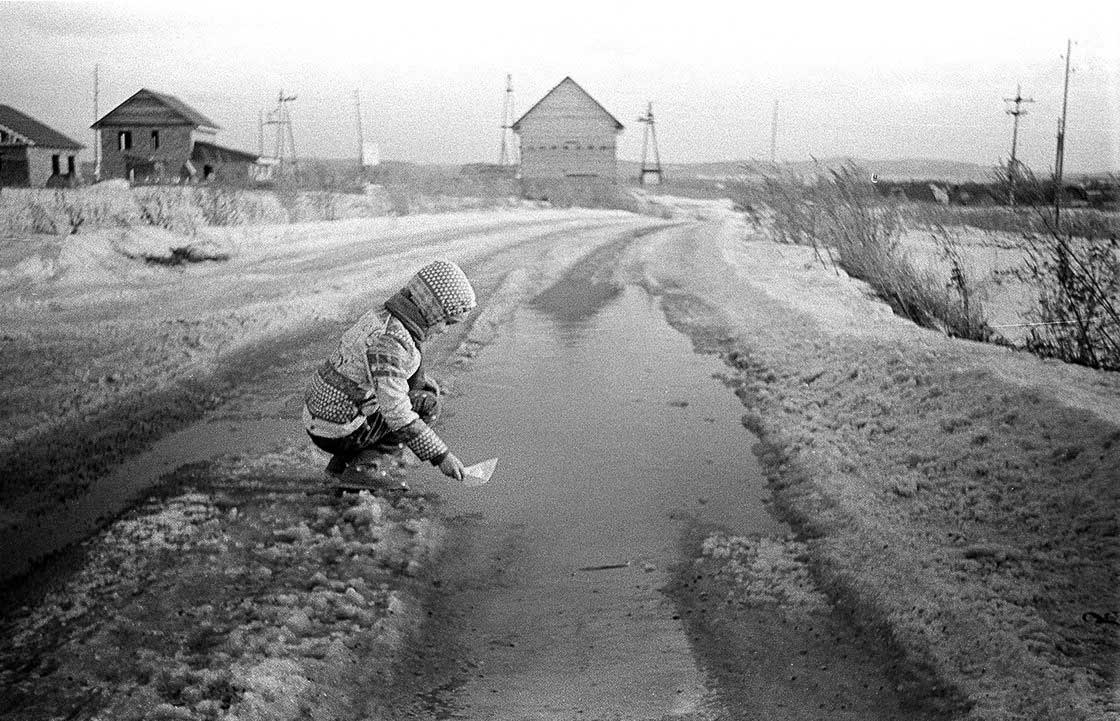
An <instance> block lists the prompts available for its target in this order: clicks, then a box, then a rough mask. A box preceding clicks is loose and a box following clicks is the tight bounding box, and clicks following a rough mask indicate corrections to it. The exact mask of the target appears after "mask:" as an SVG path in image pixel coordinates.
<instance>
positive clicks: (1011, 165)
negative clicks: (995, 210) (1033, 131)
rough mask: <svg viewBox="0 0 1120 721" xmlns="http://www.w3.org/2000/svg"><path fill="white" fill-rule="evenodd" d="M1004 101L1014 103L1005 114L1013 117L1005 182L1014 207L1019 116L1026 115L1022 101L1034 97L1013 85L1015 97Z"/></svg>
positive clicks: (1017, 173) (1017, 162)
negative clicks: (1028, 95)
mask: <svg viewBox="0 0 1120 721" xmlns="http://www.w3.org/2000/svg"><path fill="white" fill-rule="evenodd" d="M1003 102H1005V103H1015V107H1014V108H1008V109H1007V114H1008V115H1011V116H1013V117H1014V118H1015V121H1014V123H1013V124H1012V129H1011V160H1010V161H1009V162H1008V164H1007V182H1008V185H1009V186H1010V187H1009V188H1008V195H1009V197H1008V200H1009V201H1010V202H1011V207H1013V208H1014V207H1015V181H1016V180H1017V179H1018V176H1019V161H1018V160H1016V158H1015V149H1016V147H1017V146H1018V144H1019V116H1020V115H1026V114H1027V111H1026V110H1024V109H1023V107H1022V106H1023V103H1033V102H1034V98H1024V97H1023V86H1022V85H1016V86H1015V97H1014V98H1004V99H1003Z"/></svg>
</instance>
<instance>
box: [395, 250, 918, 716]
mask: <svg viewBox="0 0 1120 721" xmlns="http://www.w3.org/2000/svg"><path fill="white" fill-rule="evenodd" d="M676 232H682V233H687V232H688V231H687V230H680V231H676ZM641 242H643V241H641V240H636V241H634V244H640V243H641ZM603 250H605V251H607V252H603V251H600V252H599V253H598V254H597V255H598V257H591V258H589V259H587V260H585V261H584V262H583V263H581V264H579V265H577V266H576V267H575V268H574V269H572V270H571V271H570V272H569V273H568V274H567V275H566V276H565V278H564V279H562V280H561V281H560V282H559V283H557V284H556V285H554V286H552V287H551V288H549V289H548V290H547V291H546V292H545V293H543V294H541V295H540V296H538V298H537V299H536V301H535V302H533V303H531V304H530V305H529V307H525V308H522V309H520V310H519V312H518V313H517V314H516V315H515V317H514V318H513V319H512V321H511V322H510V323H508V324H507V325H506V326H505V327H504V328H503V329H502V334H501V337H500V338H499V339H498V341H497V342H496V343H495V344H494V345H493V346H491V347H488V348H487V349H485V351H484V353H483V354H482V355H481V356H480V357H479V359H478V365H477V367H476V368H475V369H474V370H473V371H472V372H471V373H469V374H465V375H464V376H461V377H460V378H459V379H458V381H457V383H456V384H455V386H454V388H455V397H454V399H453V401H452V406H453V408H454V411H453V413H452V414H451V415H450V417H449V418H447V419H446V421H445V426H444V427H445V428H446V429H447V430H446V432H447V434H448V435H449V436H450V437H453V438H455V439H457V440H456V443H457V444H458V445H459V447H461V448H462V449H463V450H464V453H467V452H469V453H470V454H471V455H470V457H469V458H467V459H465V460H466V461H468V462H470V461H473V460H476V459H481V458H484V457H489V456H492V455H496V456H498V457H499V458H500V459H501V461H500V463H499V466H498V471H497V473H496V474H495V477H494V478H493V479H492V480H491V482H490V483H489V484H488V485H487V486H484V487H482V488H476V489H459V488H450V489H448V488H446V487H445V486H439V487H438V488H437V487H435V486H433V490H438V492H439V493H441V495H443V496H444V498H445V500H446V506H445V509H444V513H445V515H447V516H448V517H449V521H450V523H451V524H452V529H453V533H452V535H451V537H450V539H449V540H448V544H447V546H448V548H447V550H446V555H445V557H444V559H443V562H442V564H441V565H440V567H439V568H438V569H437V570H436V572H435V573H434V574H433V576H432V578H431V579H430V582H431V584H432V586H433V594H432V599H433V601H432V609H431V612H432V614H433V621H432V622H431V624H430V628H429V629H428V640H427V643H426V644H425V648H426V652H425V653H428V654H430V655H426V656H423V657H421V658H417V659H416V660H415V665H414V668H413V670H412V673H413V675H414V676H419V677H420V678H421V679H423V680H421V681H420V682H415V683H410V684H409V687H408V688H409V693H411V701H406V700H405V698H404V697H402V698H401V699H400V701H401V702H403V705H402V707H401V708H402V715H404V716H435V717H439V718H462V719H510V720H513V719H661V718H689V719H723V718H735V719H739V718H744V719H748V718H759V719H762V718H766V719H812V718H830V719H834V718H850V719H880V718H881V719H888V718H896V716H895V715H894V714H895V713H896V712H898V710H899V709H900V708H901V707H902V702H901V701H900V699H899V698H898V697H897V695H896V694H895V693H894V687H893V685H892V684H891V683H890V682H889V681H887V679H886V676H887V670H886V668H885V665H884V663H883V659H881V658H879V657H878V656H877V655H876V654H875V653H874V652H873V651H872V650H871V649H870V647H869V644H868V643H867V642H866V641H865V640H863V641H861V639H860V638H859V637H858V635H857V634H856V633H854V632H853V631H852V630H851V629H850V627H849V624H847V623H846V622H845V621H843V620H842V619H839V618H836V617H835V616H834V614H833V612H832V611H831V609H830V608H829V607H828V606H827V603H826V602H823V601H822V602H821V604H820V605H819V606H817V607H814V608H812V609H808V610H806V609H795V613H792V614H791V613H788V612H787V611H788V609H781V608H778V607H777V606H775V605H773V604H762V605H761V607H758V606H756V607H751V608H745V609H744V608H741V607H739V608H734V609H732V608H729V607H728V606H729V604H728V603H727V602H725V601H723V600H722V599H720V598H719V597H718V592H719V588H718V584H716V585H711V584H710V582H709V584H707V585H706V584H705V583H696V582H695V580H696V578H700V577H701V576H703V575H704V572H703V571H701V572H699V576H696V577H695V578H694V575H695V574H696V573H697V571H695V570H694V564H693V558H694V557H695V556H698V555H699V553H700V544H701V542H702V540H703V538H704V537H705V535H706V534H707V533H711V532H714V531H716V530H720V531H723V532H725V533H728V534H735V535H738V536H745V537H750V538H754V539H760V538H761V539H776V540H775V545H776V546H778V547H780V546H781V545H782V544H783V543H786V542H787V541H786V539H788V538H791V534H790V533H789V529H788V528H787V527H786V526H785V525H784V524H782V523H781V522H780V521H778V520H777V519H776V518H774V517H773V516H772V515H771V514H770V513H769V511H768V510H767V507H766V497H767V495H768V491H767V489H766V487H765V481H764V479H763V477H762V473H761V471H760V469H759V466H758V462H757V460H756V458H755V457H754V456H753V455H752V452H751V446H752V443H753V441H754V439H753V437H752V435H751V434H750V433H749V432H748V431H747V430H746V429H745V428H744V427H743V426H742V424H741V423H740V422H739V418H740V415H741V414H742V411H743V407H742V405H741V404H740V403H739V401H738V400H737V399H736V398H735V396H734V395H733V394H732V393H731V392H730V391H729V390H728V388H727V387H726V386H725V385H724V384H723V383H721V382H720V381H719V379H718V375H719V374H720V372H721V369H722V367H723V366H722V363H721V362H720V360H719V359H718V358H716V357H713V356H710V355H709V356H705V355H699V354H697V353H696V352H695V351H694V349H693V345H692V342H691V341H690V340H689V339H688V338H687V337H686V336H684V335H682V334H680V333H678V332H676V331H675V330H673V329H672V328H671V327H670V326H669V325H668V323H667V322H666V319H665V315H664V311H663V309H662V307H661V305H660V303H659V301H658V299H657V298H656V297H655V296H651V295H649V294H647V293H646V292H645V291H644V290H643V289H642V288H640V287H638V286H636V285H632V284H627V283H626V278H627V276H629V277H631V278H633V277H635V276H636V275H637V273H636V272H635V269H633V268H631V269H630V272H629V273H627V272H626V271H625V270H623V269H622V268H621V267H619V266H618V265H616V264H620V263H621V262H622V261H621V259H622V257H623V256H626V253H625V250H627V249H625V248H616V249H615V250H614V252H613V253H612V252H611V250H610V249H609V248H605V249H603ZM629 250H632V249H629ZM612 269H613V270H612ZM468 449H469V451H468ZM783 562H784V563H786V564H787V565H788V566H790V567H792V566H798V565H799V564H798V562H797V561H796V560H794V559H792V558H786V559H784V561H783ZM801 570H802V571H804V570H805V569H804V568H803V567H802V568H801ZM784 572H787V573H788V568H787V569H786V570H785V571H784ZM763 575H765V573H763ZM806 575H807V574H806ZM777 582H779V583H780V582H781V581H780V579H779V580H778V581H777ZM729 625H737V626H738V627H739V628H741V629H743V630H744V631H745V633H736V632H728V626H729ZM909 717H910V718H926V717H925V716H922V715H921V714H916V715H911V716H909Z"/></svg>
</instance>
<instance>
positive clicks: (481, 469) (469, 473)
mask: <svg viewBox="0 0 1120 721" xmlns="http://www.w3.org/2000/svg"><path fill="white" fill-rule="evenodd" d="M497 466H498V459H497V458H491V459H490V460H488V461H480V462H478V463H476V464H474V465H473V466H467V467H466V468H464V469H463V485H464V486H468V487H471V488H473V487H475V486H481V485H482V484H484V483H486V482H487V481H489V480H490V476H492V475H494V469H495V468H497Z"/></svg>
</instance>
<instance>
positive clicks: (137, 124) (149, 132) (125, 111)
mask: <svg viewBox="0 0 1120 721" xmlns="http://www.w3.org/2000/svg"><path fill="white" fill-rule="evenodd" d="M91 127H93V128H94V129H95V130H97V131H98V135H99V137H100V143H101V175H100V179H101V180H107V179H109V178H125V179H127V180H129V181H130V182H134V183H180V182H208V181H212V180H221V181H223V182H230V183H235V184H245V183H251V182H255V181H260V180H265V179H267V175H268V173H269V171H270V165H269V164H268V162H267V160H264V159H262V158H261V157H260V156H259V155H257V154H255V153H249V152H245V151H242V150H234V149H232V148H226V147H223V146H221V145H218V144H217V143H215V142H213V137H214V136H215V135H216V134H217V132H218V130H219V129H220V128H219V126H218V124H217V123H215V122H214V121H213V120H210V119H209V118H207V117H206V116H205V115H203V114H202V113H200V112H198V111H197V110H195V109H194V108H192V107H191V106H189V105H187V104H186V103H184V102H183V101H182V100H180V99H179V98H177V97H175V96H174V95H168V94H166V93H157V92H155V91H154V90H148V89H147V88H142V89H141V90H139V91H137V92H136V93H135V94H134V95H132V97H130V98H128V99H127V100H125V101H124V102H123V103H121V104H120V105H118V106H117V107H115V108H113V109H112V110H110V111H109V112H108V113H106V114H105V115H104V116H102V117H101V118H100V119H99V120H98V121H97V122H95V123H94V124H93V125H92V126H91Z"/></svg>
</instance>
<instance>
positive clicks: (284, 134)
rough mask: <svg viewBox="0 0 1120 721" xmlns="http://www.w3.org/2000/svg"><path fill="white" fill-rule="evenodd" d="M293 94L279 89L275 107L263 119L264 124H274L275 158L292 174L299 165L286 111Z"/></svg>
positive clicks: (293, 96) (293, 97)
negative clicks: (264, 119)
mask: <svg viewBox="0 0 1120 721" xmlns="http://www.w3.org/2000/svg"><path fill="white" fill-rule="evenodd" d="M295 99H296V96H295V95H285V94H284V91H283V90H281V91H280V94H279V95H278V96H277V99H276V109H275V110H273V111H272V112H271V113H269V114H268V120H266V121H264V124H265V125H275V126H276V154H275V156H274V157H275V158H276V160H277V161H278V162H279V163H280V165H281V167H284V166H285V165H287V166H288V167H287V169H288V170H289V171H290V172H292V173H293V174H296V173H298V171H299V165H298V161H297V159H296V141H295V137H294V136H293V135H292V116H291V114H290V113H289V112H288V103H291V102H294V101H295Z"/></svg>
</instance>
